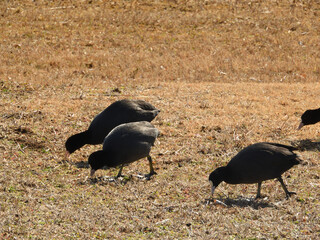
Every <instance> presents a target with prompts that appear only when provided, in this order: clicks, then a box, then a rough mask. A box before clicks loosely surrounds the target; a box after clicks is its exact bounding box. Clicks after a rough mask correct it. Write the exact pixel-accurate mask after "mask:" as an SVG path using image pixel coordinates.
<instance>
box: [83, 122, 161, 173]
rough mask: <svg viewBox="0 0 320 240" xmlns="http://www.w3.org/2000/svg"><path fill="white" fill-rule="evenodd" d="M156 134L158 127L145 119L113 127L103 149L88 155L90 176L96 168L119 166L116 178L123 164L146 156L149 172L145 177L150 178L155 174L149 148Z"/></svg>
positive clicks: (157, 133)
mask: <svg viewBox="0 0 320 240" xmlns="http://www.w3.org/2000/svg"><path fill="white" fill-rule="evenodd" d="M158 135H159V131H158V129H157V128H155V127H154V126H153V125H152V124H151V123H149V122H147V121H142V122H132V123H124V124H121V125H119V126H117V127H115V128H114V129H113V130H112V131H111V132H110V133H109V134H108V136H106V138H105V140H104V143H103V150H100V151H97V152H94V153H92V154H91V155H90V156H89V160H88V162H89V164H90V166H91V174H90V175H91V177H92V176H93V175H94V173H95V171H96V170H98V169H101V168H104V167H107V168H112V167H117V166H120V170H119V173H118V175H117V176H116V178H118V177H120V176H121V172H122V168H123V166H125V165H127V164H129V163H132V162H135V161H137V160H139V159H141V158H144V157H147V158H148V161H149V166H150V173H149V174H147V175H146V177H147V179H150V176H152V175H153V174H156V172H155V171H154V169H153V166H152V159H151V157H150V150H151V147H152V146H153V145H154V142H155V140H156V138H157V136H158Z"/></svg>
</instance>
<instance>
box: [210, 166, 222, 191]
mask: <svg viewBox="0 0 320 240" xmlns="http://www.w3.org/2000/svg"><path fill="white" fill-rule="evenodd" d="M224 174H225V167H219V168H217V169H216V170H214V171H213V172H212V173H210V175H209V182H210V185H211V195H212V196H213V193H214V190H215V189H216V188H217V187H218V185H219V184H220V183H221V182H222V181H223V179H224Z"/></svg>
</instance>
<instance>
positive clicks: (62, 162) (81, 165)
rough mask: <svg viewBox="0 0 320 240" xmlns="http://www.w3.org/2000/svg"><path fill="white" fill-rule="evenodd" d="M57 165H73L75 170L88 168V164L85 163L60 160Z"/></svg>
mask: <svg viewBox="0 0 320 240" xmlns="http://www.w3.org/2000/svg"><path fill="white" fill-rule="evenodd" d="M58 163H59V164H70V165H74V166H76V167H77V168H90V166H89V163H88V162H85V161H80V162H73V161H70V160H67V159H64V160H61V161H59V162H58Z"/></svg>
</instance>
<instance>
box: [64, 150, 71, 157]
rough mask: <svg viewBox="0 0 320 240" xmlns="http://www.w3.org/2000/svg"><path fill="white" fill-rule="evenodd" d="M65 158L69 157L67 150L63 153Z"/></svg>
mask: <svg viewBox="0 0 320 240" xmlns="http://www.w3.org/2000/svg"><path fill="white" fill-rule="evenodd" d="M64 157H65V159H69V157H70V153H69V152H68V151H66V153H65V155H64Z"/></svg>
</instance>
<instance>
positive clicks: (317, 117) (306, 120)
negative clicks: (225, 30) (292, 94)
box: [298, 108, 320, 130]
mask: <svg viewBox="0 0 320 240" xmlns="http://www.w3.org/2000/svg"><path fill="white" fill-rule="evenodd" d="M317 122H320V108H318V109H309V110H307V111H305V112H304V113H303V114H302V115H301V122H300V125H299V127H298V130H299V129H301V128H302V127H303V126H305V125H311V124H315V123H317Z"/></svg>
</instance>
